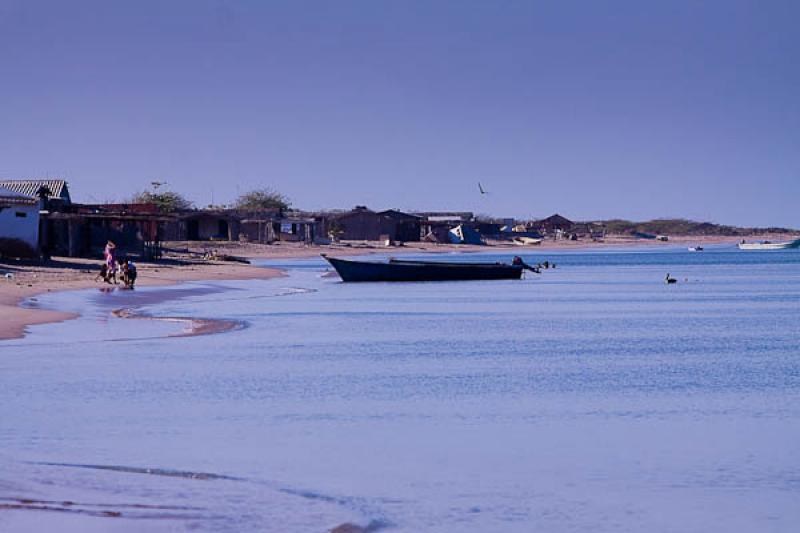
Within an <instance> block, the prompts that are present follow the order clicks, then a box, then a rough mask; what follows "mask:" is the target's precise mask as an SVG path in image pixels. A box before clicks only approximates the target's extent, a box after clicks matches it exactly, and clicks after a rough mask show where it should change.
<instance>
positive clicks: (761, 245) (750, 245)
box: [739, 239, 800, 250]
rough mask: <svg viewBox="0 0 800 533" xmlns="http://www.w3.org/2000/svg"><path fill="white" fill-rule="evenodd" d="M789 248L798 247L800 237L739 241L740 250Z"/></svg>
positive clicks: (799, 246)
mask: <svg viewBox="0 0 800 533" xmlns="http://www.w3.org/2000/svg"><path fill="white" fill-rule="evenodd" d="M789 248H800V239H795V240H793V241H788V242H769V241H763V242H744V241H742V242H740V243H739V249H740V250H787V249H789Z"/></svg>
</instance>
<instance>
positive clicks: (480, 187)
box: [478, 181, 489, 194]
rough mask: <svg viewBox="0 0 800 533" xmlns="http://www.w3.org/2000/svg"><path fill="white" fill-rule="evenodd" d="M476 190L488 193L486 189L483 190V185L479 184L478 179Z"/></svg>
mask: <svg viewBox="0 0 800 533" xmlns="http://www.w3.org/2000/svg"><path fill="white" fill-rule="evenodd" d="M478 190H479V191H481V194H489V192H488V191H484V190H483V185H481V182H480V181H479V182H478Z"/></svg>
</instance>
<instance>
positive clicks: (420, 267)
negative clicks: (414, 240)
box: [325, 257, 522, 282]
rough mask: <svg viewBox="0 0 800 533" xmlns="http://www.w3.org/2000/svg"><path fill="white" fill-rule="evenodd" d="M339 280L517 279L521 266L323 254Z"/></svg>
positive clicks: (519, 275) (520, 272) (519, 276)
mask: <svg viewBox="0 0 800 533" xmlns="http://www.w3.org/2000/svg"><path fill="white" fill-rule="evenodd" d="M325 259H326V260H327V261H328V262H329V263H330V264H331V266H333V268H334V269H336V272H337V273H338V274H339V277H341V278H342V281H347V282H364V281H469V280H498V279H520V278H521V277H522V267H521V266H518V265H507V264H503V263H437V262H425V261H390V262H388V263H374V262H368V261H350V260H345V259H336V258H334V257H325Z"/></svg>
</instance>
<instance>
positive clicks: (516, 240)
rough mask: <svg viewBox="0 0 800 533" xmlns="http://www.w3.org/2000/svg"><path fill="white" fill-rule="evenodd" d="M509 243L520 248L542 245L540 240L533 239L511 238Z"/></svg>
mask: <svg viewBox="0 0 800 533" xmlns="http://www.w3.org/2000/svg"><path fill="white" fill-rule="evenodd" d="M511 242H513V243H514V244H518V245H520V246H538V245H540V244H542V239H536V238H534V237H513V238H512V239H511Z"/></svg>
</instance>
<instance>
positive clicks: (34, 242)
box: [0, 187, 39, 253]
mask: <svg viewBox="0 0 800 533" xmlns="http://www.w3.org/2000/svg"><path fill="white" fill-rule="evenodd" d="M14 240H17V241H22V242H24V243H25V244H27V245H28V246H30V248H31V250H32V251H33V252H36V251H37V250H38V249H39V199H38V198H34V197H33V196H26V195H24V194H21V193H18V192H14V191H11V190H9V189H6V188H5V187H0V253H2V247H3V246H8V245H7V244H5V245H4V241H5V242H6V243H8V241H14Z"/></svg>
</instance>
